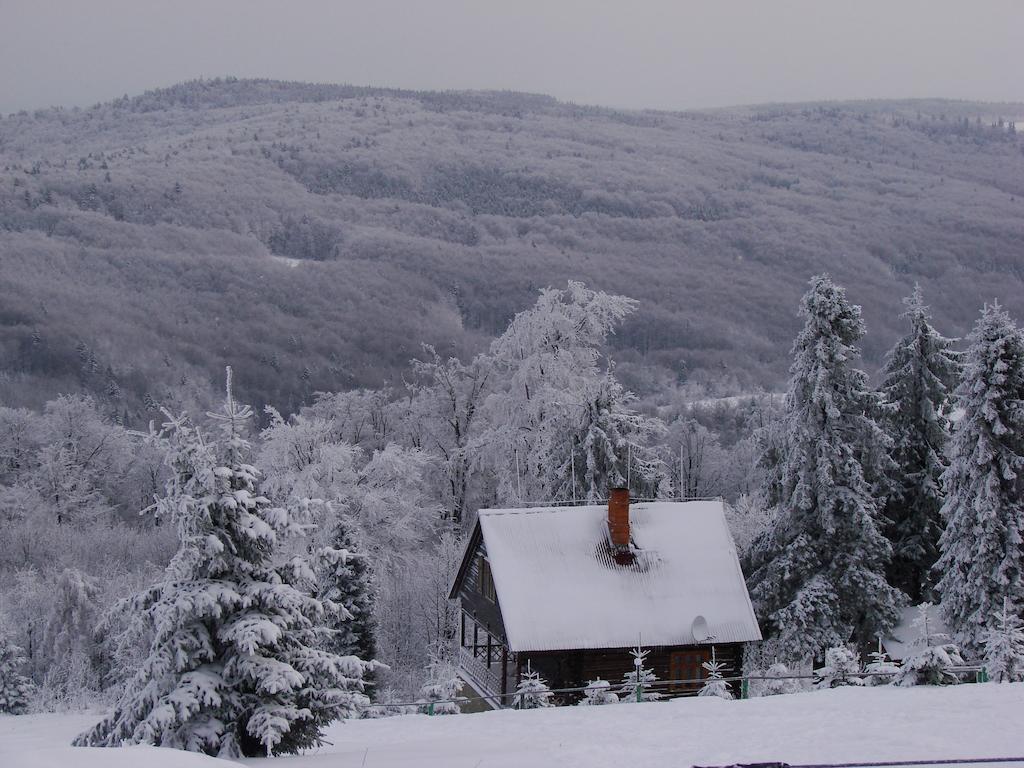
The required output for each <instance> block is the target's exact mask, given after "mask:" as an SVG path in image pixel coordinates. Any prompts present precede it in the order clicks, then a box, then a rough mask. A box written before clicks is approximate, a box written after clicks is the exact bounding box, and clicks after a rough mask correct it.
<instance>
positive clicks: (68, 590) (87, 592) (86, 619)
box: [41, 568, 101, 709]
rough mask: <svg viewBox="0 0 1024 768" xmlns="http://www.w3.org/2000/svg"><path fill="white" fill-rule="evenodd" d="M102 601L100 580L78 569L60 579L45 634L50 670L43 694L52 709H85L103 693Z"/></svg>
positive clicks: (66, 572) (62, 575) (43, 685)
mask: <svg viewBox="0 0 1024 768" xmlns="http://www.w3.org/2000/svg"><path fill="white" fill-rule="evenodd" d="M98 599H99V586H98V584H97V581H96V579H94V578H92V577H90V576H89V575H87V574H85V573H82V572H81V571H79V570H78V569H76V568H65V569H64V571H63V572H62V573H61V575H60V577H59V578H58V579H57V584H56V590H55V592H54V595H53V605H52V608H51V613H50V617H49V620H48V621H47V624H46V629H45V631H44V634H43V645H44V647H45V649H46V664H47V670H46V676H45V678H44V680H43V684H42V690H41V694H42V698H43V700H44V702H45V704H46V706H47V708H48V709H64V708H68V707H71V708H84V707H85V706H88V705H89V704H91V703H92V701H91V699H93V698H94V697H95V696H96V695H97V694H98V693H99V690H100V687H101V686H100V677H99V668H100V648H99V643H98V642H97V640H96V639H95V638H94V630H95V627H96V622H97V619H98V618H99V615H98V614H99V606H98Z"/></svg>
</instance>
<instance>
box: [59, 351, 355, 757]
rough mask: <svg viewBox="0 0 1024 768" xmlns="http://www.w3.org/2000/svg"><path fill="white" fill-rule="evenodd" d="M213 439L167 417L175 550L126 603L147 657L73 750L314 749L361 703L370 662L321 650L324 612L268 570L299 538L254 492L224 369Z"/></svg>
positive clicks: (299, 583) (305, 582)
mask: <svg viewBox="0 0 1024 768" xmlns="http://www.w3.org/2000/svg"><path fill="white" fill-rule="evenodd" d="M227 392H228V396H227V401H226V403H225V406H224V411H223V413H221V414H211V416H213V417H214V418H216V419H218V420H219V421H220V422H221V425H222V428H223V432H224V438H223V439H222V440H221V441H213V440H208V439H206V438H205V437H204V436H203V435H202V434H201V433H200V431H199V430H198V429H197V428H196V427H195V426H193V425H192V424H191V423H190V422H189V421H188V420H187V419H185V418H184V417H181V418H171V419H170V421H169V423H168V425H167V429H168V431H169V433H170V438H171V443H172V449H173V450H172V451H171V463H172V469H173V476H172V478H171V480H170V481H169V482H168V486H167V491H166V494H165V496H164V497H163V498H161V499H160V500H159V501H158V503H157V513H158V514H159V515H161V516H166V517H170V518H171V519H173V520H174V522H175V523H176V525H177V530H178V536H179V540H180V546H179V549H178V552H177V553H176V554H175V556H174V558H173V559H172V560H171V563H170V564H169V565H168V567H167V570H166V572H165V577H164V580H163V581H161V582H159V583H157V584H155V585H154V586H152V587H151V588H149V589H148V590H146V591H144V592H142V593H141V594H139V595H138V596H136V597H135V598H133V599H132V608H133V611H134V612H135V614H136V615H137V616H138V617H139V620H140V621H149V622H151V624H152V631H153V641H152V644H151V646H150V653H149V657H148V658H147V659H146V660H145V662H144V663H143V664H142V666H141V668H140V669H139V670H138V672H137V673H136V674H135V676H134V677H133V678H132V679H131V680H130V681H129V682H128V683H127V685H126V687H125V690H124V693H123V694H122V696H121V698H120V700H119V701H118V702H117V703H116V705H115V706H114V710H113V712H112V713H111V714H110V715H109V716H107V717H106V718H104V719H103V720H102V721H101V722H100V723H98V724H97V725H96V726H95V727H93V728H92V729H90V730H89V731H87V732H85V733H83V734H81V735H80V736H79V737H78V738H77V739H76V740H75V744H76V745H79V746H118V745H120V744H122V743H126V742H127V743H149V744H156V745H159V746H164V747H173V748H178V749H187V750H190V751H195V752H204V753H206V754H210V755H220V756H225V757H237V756H239V755H259V754H270V753H273V754H282V753H294V752H297V751H299V750H301V749H305V748H309V747H313V746H316V745H318V744H320V743H321V738H320V735H321V732H322V729H323V727H324V726H325V725H326V724H327V723H329V722H331V721H332V720H336V719H339V718H342V717H349V716H353V715H356V714H358V712H359V711H360V710H361V709H362V707H364V706H365V705H366V703H367V700H366V697H365V696H364V695H363V693H362V692H361V690H362V676H363V674H364V672H365V671H367V669H368V668H369V667H370V666H371V665H370V664H369V663H368V662H364V661H361V660H360V659H358V658H356V657H354V656H347V657H343V656H337V655H335V654H332V653H329V652H327V651H325V650H321V648H320V645H321V635H322V632H321V631H320V630H319V628H318V625H319V623H320V622H321V621H322V618H323V614H324V609H323V606H322V605H321V603H320V602H319V601H318V600H316V599H315V598H313V597H311V596H310V595H309V593H308V591H307V590H309V589H311V588H312V585H313V581H314V578H315V577H314V575H313V573H312V571H311V570H310V569H309V567H308V566H307V565H306V564H305V562H304V561H303V560H301V559H299V558H295V559H293V560H292V561H290V562H289V563H287V564H286V565H283V566H277V567H275V565H274V562H273V557H274V550H275V547H276V545H277V544H278V542H279V540H280V539H281V538H283V537H286V536H288V535H291V534H296V533H299V532H301V530H302V526H301V525H300V524H299V523H298V522H297V521H296V520H295V519H294V517H293V515H291V514H290V513H289V512H288V510H285V509H280V508H275V507H273V506H272V505H271V503H270V502H269V500H268V499H266V498H265V497H264V496H262V495H261V494H260V490H259V483H258V472H257V470H256V468H255V467H253V466H252V465H251V464H249V463H247V461H246V459H247V456H248V453H249V446H248V443H247V442H246V440H245V439H244V438H243V436H242V433H241V430H242V427H243V422H245V421H246V420H247V419H248V417H249V416H250V414H251V412H250V410H249V408H247V407H239V406H237V405H236V404H235V402H234V399H233V398H232V395H231V372H230V369H228V390H227Z"/></svg>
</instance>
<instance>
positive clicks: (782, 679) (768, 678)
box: [758, 661, 796, 696]
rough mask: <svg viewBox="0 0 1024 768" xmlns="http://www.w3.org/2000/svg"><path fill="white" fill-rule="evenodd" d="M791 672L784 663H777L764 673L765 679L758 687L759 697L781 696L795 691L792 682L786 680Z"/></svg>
mask: <svg viewBox="0 0 1024 768" xmlns="http://www.w3.org/2000/svg"><path fill="white" fill-rule="evenodd" d="M791 674H792V672H790V671H789V667H788V666H786V664H785V663H784V662H781V661H777V662H775V663H774V664H772V665H771V666H769V667H768V669H766V670H765V672H764V677H765V679H764V680H762V681H761V685H760V686H758V688H759V692H760V695H761V696H781V695H782V694H786V693H793V692H794V691H795V690H796V686H795V685H794V684H793V683H794V681H793V680H790V679H788V678H789V677H790V675H791Z"/></svg>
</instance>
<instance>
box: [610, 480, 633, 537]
mask: <svg viewBox="0 0 1024 768" xmlns="http://www.w3.org/2000/svg"><path fill="white" fill-rule="evenodd" d="M608 533H609V535H610V536H611V540H612V547H613V548H614V549H617V550H628V549H629V489H628V488H612V489H611V491H610V492H609V494H608Z"/></svg>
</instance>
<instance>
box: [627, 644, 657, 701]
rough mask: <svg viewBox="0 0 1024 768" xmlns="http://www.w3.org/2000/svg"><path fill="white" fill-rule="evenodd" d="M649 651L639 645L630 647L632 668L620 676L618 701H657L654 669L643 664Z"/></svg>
mask: <svg viewBox="0 0 1024 768" xmlns="http://www.w3.org/2000/svg"><path fill="white" fill-rule="evenodd" d="M649 654H650V651H645V650H644V649H643V648H641V647H640V646H637V647H636V648H634V649H632V650H631V651H630V652H629V655H630V656H632V657H633V669H632V670H630V671H629V672H627V673H626V674H625V675H623V676H622V687H621V688H619V701H621V702H623V703H624V704H625V703H629V702H635V701H658V700H659V699H660V698H661V694H660V693H658V692H657V691H655V690H654V684H655V683H656V682H657V681H658V676H657V675H656V674H654V670H653V669H651V668H650V667H647V666H644V664H645V662H646V661H647V656H648V655H649ZM638 689H639V690H638Z"/></svg>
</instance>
